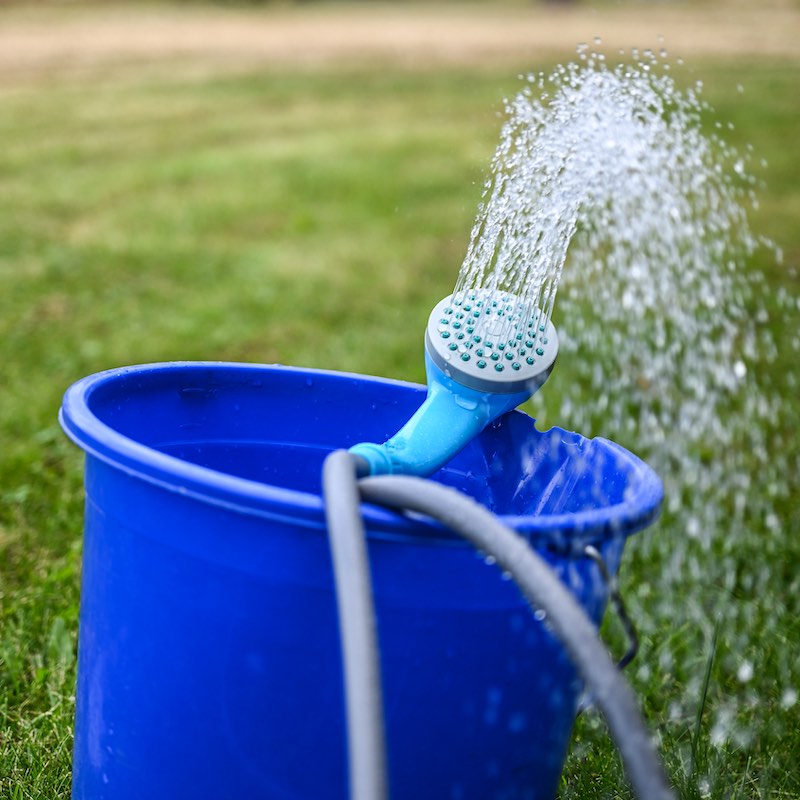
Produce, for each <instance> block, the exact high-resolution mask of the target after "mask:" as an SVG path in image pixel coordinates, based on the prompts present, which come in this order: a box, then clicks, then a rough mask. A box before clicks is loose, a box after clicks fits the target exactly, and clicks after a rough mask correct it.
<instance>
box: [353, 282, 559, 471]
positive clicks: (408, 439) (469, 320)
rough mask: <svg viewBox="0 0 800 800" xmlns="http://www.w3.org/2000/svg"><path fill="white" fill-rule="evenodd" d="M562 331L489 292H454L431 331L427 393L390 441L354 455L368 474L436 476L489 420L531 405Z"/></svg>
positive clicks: (437, 310) (438, 309)
mask: <svg viewBox="0 0 800 800" xmlns="http://www.w3.org/2000/svg"><path fill="white" fill-rule="evenodd" d="M557 355H558V334H557V333H556V329H555V327H554V326H553V324H552V322H550V321H549V320H548V319H546V318H545V316H544V314H542V313H541V312H539V313H531V312H530V310H529V308H528V307H527V306H526V305H525V304H524V303H523V302H522V301H519V300H518V299H517V298H515V297H513V296H509V295H505V294H495V293H491V292H486V291H483V292H471V293H469V294H466V293H464V294H452V295H449V296H448V297H445V298H444V299H443V300H442V301H441V302H439V303H438V304H437V305H436V306H434V308H433V311H431V314H430V317H429V319H428V325H427V327H426V329H425V371H426V374H427V385H428V396H427V398H426V399H425V401H424V402H423V404H422V405H421V406H420V407H419V409H418V410H417V412H416V413H415V414H414V415H413V416H412V417H411V419H409V420H408V422H407V423H406V424H405V425H404V426H403V427H402V428H401V429H400V430H399V431H398V432H397V433H396V434H395V435H394V436H392V438H390V439H389V440H388V441H387V442H385V443H384V444H372V443H362V444H358V445H356V446H355V447H353V448H351V450H350V452H351V453H353V454H354V455H356V456H359V457H361V458H363V459H364V461H365V462H366V464H367V465H368V467H365V471H366V472H368V474H370V475H397V474H404V475H419V476H426V475H431V474H433V473H434V472H436V470H438V469H439V468H440V467H442V466H443V465H444V464H446V463H447V462H448V461H450V459H451V458H452V457H453V456H454V455H455V454H456V453H458V452H459V451H460V450H461V449H463V448H464V447H465V446H466V445H467V444H468V443H469V442H470V441H472V439H474V438H475V437H476V436H477V435H478V434H479V433H480V432H481V431H482V430H483V429H484V428H485V427H486V426H487V425H488V424H489V423H490V422H492V421H494V420H495V419H497V418H498V417H500V416H501V415H503V414H505V413H506V412H508V411H511V410H513V409H514V408H516V407H517V406H518V405H520V404H521V403H524V402H525V401H526V400H528V399H529V398H530V397H531V395H533V393H534V392H536V391H537V390H538V389H539V387H540V386H541V385H542V384H543V383H544V382H545V381H546V380H547V378H548V376H549V375H550V373H551V371H552V369H553V366H554V364H555V361H556V357H557Z"/></svg>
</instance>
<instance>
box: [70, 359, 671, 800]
mask: <svg viewBox="0 0 800 800" xmlns="http://www.w3.org/2000/svg"><path fill="white" fill-rule="evenodd" d="M424 397H425V391H424V388H423V387H419V386H416V385H411V384H405V383H399V382H395V381H388V380H381V379H377V378H367V377H362V376H356V375H346V374H338V373H332V372H320V371H312V370H301V369H293V368H288V367H280V366H257V365H243V364H218V363H172V364H154V365H146V366H137V367H129V368H123V369H115V370H110V371H108V372H103V373H100V374H98V375H93V376H90V377H88V378H85V379H83V380H81V381H79V382H78V383H76V384H75V385H74V386H72V387H71V388H70V389H69V390H68V391H67V393H66V395H65V398H64V404H63V407H62V409H61V423H62V425H63V427H64V429H65V431H66V432H67V434H68V435H69V436H70V437H71V438H72V439H73V440H74V441H75V442H76V443H77V444H78V445H80V447H82V448H83V449H84V450H85V451H86V476H85V486H86V524H85V543H84V553H83V586H82V596H81V615H80V634H79V657H78V687H77V710H76V723H75V753H74V776H73V790H72V791H73V798H75V799H76V800H78V799H79V800H90V799H91V800H100V799H101V798H104V799H107V800H142V798H148V800H160V799H161V798H163V799H164V800H167V799H168V800H181V799H182V798H186V799H187V800H188V799H189V798H191V800H206V799H208V800H212V799H213V800H221V799H222V798H236V799H237V800H242V799H244V798H246V800H262V799H264V800H266V798H270V800H278V799H280V800H283V799H284V798H285V799H286V800H289V799H290V798H291V799H292V800H300V799H301V798H302V800H340V799H342V800H343V799H344V798H345V797H346V796H347V754H346V733H345V725H346V722H345V714H344V700H343V689H342V669H341V651H340V645H339V631H338V623H337V616H336V603H335V598H334V587H333V575H332V567H331V562H330V556H329V551H328V542H327V539H326V531H325V525H324V518H323V507H322V502H321V499H320V482H321V469H322V462H323V459H324V458H325V456H326V455H327V453H329V452H330V451H331V450H333V449H336V448H347V447H350V446H351V445H353V444H355V443H357V442H360V441H383V440H385V439H386V438H387V437H388V436H390V435H391V434H393V433H394V432H395V431H396V430H397V429H398V427H399V426H400V425H401V424H402V423H403V422H405V420H406V419H407V418H408V417H409V416H410V415H411V414H412V413H413V411H414V410H415V409H416V407H417V406H419V404H420V403H421V402H422V400H423V399H424ZM435 478H436V479H437V480H439V481H441V482H443V483H446V484H450V485H452V486H456V487H458V488H459V489H461V490H463V491H464V492H466V493H468V494H470V495H472V496H473V497H475V498H476V499H477V500H479V501H480V502H482V503H484V504H485V505H487V506H488V507H489V508H490V509H492V510H493V511H494V512H495V513H497V514H500V515H502V517H503V518H504V519H505V520H506V522H507V523H509V524H510V525H511V526H512V527H514V528H515V529H516V530H517V531H519V532H520V533H522V534H523V535H525V536H526V537H528V538H529V540H530V541H531V543H532V545H533V546H534V547H535V548H536V549H537V551H538V552H539V553H540V554H541V555H542V556H544V557H545V558H546V559H547V560H548V561H549V563H550V564H551V565H552V566H553V568H554V569H555V570H556V571H557V572H558V574H559V575H560V576H561V578H562V580H563V581H564V582H565V583H566V584H567V585H568V586H569V587H570V588H571V590H572V591H573V592H574V593H575V595H576V596H577V597H578V598H579V600H580V602H581V603H582V604H583V606H584V608H585V609H586V611H587V613H588V614H589V615H590V616H591V617H592V619H593V620H594V621H595V622H596V623H598V624H599V622H600V619H601V616H602V613H603V610H604V606H605V602H606V587H605V585H604V583H603V580H602V578H601V576H600V574H599V572H598V570H597V567H596V566H595V565H594V564H593V562H592V561H591V560H590V559H588V558H586V557H585V556H584V554H583V548H584V547H585V546H586V545H587V544H592V545H594V546H595V547H596V548H597V549H598V550H600V552H601V553H602V554H603V556H604V558H605V559H606V561H607V563H608V565H609V566H610V568H611V569H613V570H616V569H617V568H618V566H619V560H620V557H621V554H622V548H623V544H624V541H625V538H626V537H627V536H628V535H629V534H630V533H632V532H633V531H636V530H638V529H640V528H642V527H644V526H645V525H647V524H648V523H649V522H650V521H651V520H652V519H653V518H654V516H655V515H656V513H657V511H658V506H659V503H660V500H661V485H660V482H659V480H658V478H657V477H656V476H655V474H654V473H653V472H652V471H651V470H650V469H649V468H648V467H647V466H646V465H645V464H643V463H642V462H641V461H640V460H639V459H637V458H636V457H634V456H632V455H631V454H630V453H628V452H627V451H625V450H623V449H622V448H620V447H618V446H617V445H615V444H612V443H611V442H608V441H604V440H602V439H593V440H588V439H585V438H583V437H581V436H579V435H577V434H574V433H568V432H565V431H563V430H560V429H557V428H554V429H551V430H550V431H547V432H545V433H542V432H539V431H537V430H536V429H535V427H534V422H533V420H532V419H531V418H529V417H527V416H525V415H524V414H521V413H512V414H509V415H506V416H505V417H504V418H502V419H501V420H500V421H498V422H497V423H495V424H493V425H492V426H490V428H488V429H487V430H486V431H485V432H484V433H483V434H482V435H481V436H480V437H479V438H478V439H476V440H474V441H473V442H472V443H471V444H469V445H468V446H467V448H466V449H465V450H464V451H463V452H462V453H460V454H459V455H458V456H457V457H456V458H455V459H453V461H452V462H451V463H450V464H448V465H447V467H446V468H444V469H442V470H441V471H440V472H439V473H438V474H437V475H436V476H435ZM364 516H365V520H366V524H367V529H368V537H369V555H370V560H371V567H372V572H373V585H374V589H375V602H376V611H377V617H378V626H379V631H378V633H379V639H380V646H381V658H382V670H383V679H384V696H385V701H384V702H385V718H386V735H387V746H388V763H389V770H390V786H391V795H392V797H394V798H396V799H397V800H404V798H436V800H439V799H440V798H441V799H447V798H452V799H453V800H456V798H481V800H485V799H486V798H506V799H510V798H552V797H553V796H554V794H555V791H556V787H557V784H558V779H559V775H560V772H561V769H562V764H563V761H564V756H565V753H566V749H567V745H568V741H569V736H570V731H571V727H572V723H573V720H574V715H575V708H576V701H577V698H578V695H579V692H580V684H579V681H578V680H577V679H576V676H575V671H574V669H573V668H572V666H571V664H570V663H569V662H568V660H567V658H566V656H565V654H564V652H563V650H562V649H561V647H560V646H559V645H558V643H557V642H556V641H554V639H553V638H552V637H551V635H550V634H549V633H548V631H547V630H546V628H545V626H543V625H542V623H541V622H539V621H537V619H536V618H535V616H534V615H533V614H532V613H531V611H530V608H529V607H528V605H527V604H526V602H525V600H524V599H523V598H522V596H521V595H520V594H519V592H518V591H517V589H516V588H515V586H514V585H513V584H512V583H511V582H509V581H507V580H504V579H503V576H502V575H501V574H500V572H499V571H498V570H497V569H496V568H495V567H493V566H491V565H490V564H487V563H485V561H484V559H483V558H482V557H480V556H479V555H478V554H476V553H475V552H474V551H473V550H472V549H471V548H470V547H469V546H468V545H466V544H464V543H463V542H462V541H460V540H458V539H456V538H455V537H454V536H452V535H451V534H449V533H448V532H447V531H445V530H443V529H442V528H440V527H439V526H438V525H436V524H435V523H433V522H431V521H428V520H424V519H416V518H415V519H411V518H405V517H401V516H399V515H397V514H395V513H392V512H389V511H387V510H383V509H381V508H377V507H370V506H366V507H365V508H364Z"/></svg>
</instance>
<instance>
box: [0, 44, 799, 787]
mask: <svg viewBox="0 0 800 800" xmlns="http://www.w3.org/2000/svg"><path fill="white" fill-rule="evenodd" d="M549 66H551V64H549V63H541V64H524V65H523V64H520V65H519V67H520V68H525V69H528V68H545V69H546V68H548V67H549ZM692 69H693V70H694V75H693V77H702V78H703V80H704V83H705V94H706V97H707V99H709V101H710V102H711V103H712V104H713V105H714V106H715V107H716V109H717V111H718V114H719V116H720V118H722V119H725V120H729V119H730V120H732V121H733V122H734V123H735V128H734V130H733V131H732V132H731V133H730V134H729V137H730V138H731V139H732V140H733V141H734V142H735V143H737V145H739V146H740V147H741V148H745V147H746V145H747V143H750V144H752V146H753V149H754V152H755V153H756V154H757V157H758V159H760V158H761V157H763V158H765V159H766V161H767V164H768V165H767V166H764V167H761V166H759V167H757V171H758V177H759V178H761V179H763V180H764V181H765V182H766V186H765V187H764V188H762V189H760V190H759V197H760V207H759V209H758V210H757V211H755V212H753V214H752V216H751V220H752V225H753V227H754V228H755V229H756V230H757V231H759V232H761V233H763V234H765V235H766V236H769V237H771V238H772V239H773V240H775V241H776V242H777V243H778V244H779V245H780V247H781V248H782V249H783V251H784V262H783V264H782V265H780V266H778V265H775V264H774V263H773V261H772V260H771V259H770V258H769V256H768V254H765V253H762V254H761V255H760V256H759V258H760V259H761V260H760V261H757V263H755V264H754V265H753V266H754V268H758V269H760V270H761V271H762V272H763V274H764V282H763V292H764V295H765V297H766V298H767V303H766V304H767V306H769V307H770V308H777V306H775V305H774V304H772V303H771V302H770V298H771V297H773V296H774V295H775V293H777V292H779V290H781V289H783V290H785V291H786V292H788V293H789V295H790V296H792V297H795V298H796V297H797V289H798V274H797V268H798V262H800V226H798V224H797V220H798V217H800V188H798V187H800V162H798V159H797V142H798V141H800V111H798V108H797V87H798V85H800V64H798V62H797V61H782V60H775V59H769V58H762V59H758V60H754V59H741V58H738V59H733V58H731V59H730V60H726V61H723V60H714V61H696V62H695V63H693V64H692ZM517 71H518V70H517V69H514V68H511V67H509V66H508V65H495V66H491V65H488V66H487V65H480V64H476V65H475V66H473V67H470V66H459V67H449V68H448V67H438V68H435V69H434V68H424V67H423V68H419V67H418V68H414V69H409V68H402V67H392V66H386V65H384V66H382V67H381V68H375V67H372V66H368V65H365V66H361V67H357V66H350V67H344V66H343V67H339V68H336V69H332V68H325V69H323V68H313V67H304V68H302V69H299V68H298V69H292V68H290V67H288V66H283V67H281V66H276V65H273V66H270V67H265V66H261V67H257V66H253V67H250V68H247V67H244V66H241V65H239V66H238V67H237V68H236V69H230V70H219V71H212V70H208V69H198V68H196V65H195V66H192V67H187V66H184V65H181V64H180V63H177V64H176V63H175V62H174V61H165V62H164V63H163V64H160V63H151V64H149V65H148V66H147V68H146V69H141V70H139V69H136V68H135V67H134V66H131V65H124V64H123V65H117V66H113V67H108V68H104V69H99V68H97V69H84V70H81V71H77V72H74V73H70V72H67V73H64V74H61V73H59V72H58V71H55V70H49V71H44V72H42V73H37V74H36V75H33V76H16V77H13V78H8V79H6V80H3V81H0V797H1V798H9V800H10V799H11V798H15V799H17V798H20V799H21V798H42V800H44V799H45V798H46V799H47V800H52V799H53V798H66V797H68V796H69V782H70V757H71V756H70V748H71V724H72V714H73V710H74V696H73V695H74V680H75V666H76V665H75V642H76V635H77V620H78V600H79V597H78V595H79V579H80V556H81V526H82V482H81V480H82V476H81V467H82V456H81V454H80V453H79V452H78V451H77V450H76V449H75V448H74V447H73V446H72V445H71V444H69V443H68V442H67V441H66V439H65V437H64V436H63V434H62V433H61V431H60V429H59V427H58V425H57V422H56V415H57V411H58V407H59V404H60V398H61V395H62V394H63V392H64V390H65V389H66V387H67V386H69V385H70V384H71V383H72V382H73V381H75V380H76V379H78V378H80V377H82V376H84V375H87V374H90V373H93V372H96V371H99V370H102V369H105V368H108V367H112V366H117V365H123V364H134V363H142V362H150V361H162V360H163V361H168V360H177V359H181V360H183V359H209V360H241V361H251V362H280V363H284V364H294V365H302V366H308V367H322V368H332V369H337V370H344V371H353V372H359V373H365V374H375V375H384V376H389V377H397V378H403V379H409V380H419V381H421V380H422V379H423V377H424V371H423V363H422V358H421V352H420V348H421V341H420V340H421V332H422V330H423V328H424V324H425V321H426V319H427V315H428V312H429V310H430V308H431V307H432V306H433V304H434V303H435V302H436V301H438V300H439V299H440V298H441V297H442V296H444V295H445V294H447V293H448V292H449V291H451V289H452V286H453V283H454V281H455V277H456V274H457V271H458V267H459V265H460V262H461V259H462V258H463V255H464V251H465V248H466V244H467V240H468V236H469V231H470V228H471V224H472V220H473V217H474V213H475V207H476V205H477V202H478V200H479V196H480V188H481V185H482V182H483V179H484V177H485V175H486V171H487V167H488V163H489V159H490V157H491V154H492V152H493V150H494V146H495V144H496V141H497V136H498V131H499V125H500V121H499V119H498V114H497V112H498V111H499V109H500V108H501V107H502V98H503V97H504V96H506V95H509V94H511V93H513V92H515V91H516V89H517V88H518V79H517ZM739 84H742V85H743V86H744V87H745V91H744V92H743V93H742V92H740V91H739V90H738V89H737V86H738V85H739ZM757 163H758V162H757ZM784 308H785V306H784ZM796 308H797V306H796V305H795V309H796ZM782 313H784V314H785V313H786V312H782ZM561 324H562V325H564V324H568V320H562V321H561ZM796 324H797V315H796V313H795V314H794V315H792V316H784V317H781V316H780V315H779V314H778V313H775V314H774V315H773V317H772V319H771V321H770V323H769V326H770V330H771V332H772V334H773V336H774V339H775V341H776V343H777V345H778V353H777V356H776V358H775V359H774V360H773V361H772V362H770V363H765V364H764V365H763V371H762V373H761V374H759V375H758V376H756V377H755V378H754V380H758V381H759V382H761V385H763V386H766V387H772V391H773V392H774V393H775V394H776V395H777V396H778V398H779V400H780V402H782V403H784V404H785V405H786V406H787V407H790V409H789V411H788V412H786V413H785V414H784V416H783V417H782V419H784V420H785V421H786V422H785V427H784V429H782V430H780V431H778V432H777V433H776V436H775V438H774V439H773V441H779V442H780V446H781V447H782V448H785V450H786V453H788V455H787V456H786V457H785V458H784V460H783V461H782V462H781V463H786V464H789V465H790V466H791V467H792V469H793V474H791V473H790V474H785V475H783V476H779V479H780V481H781V485H780V486H778V487H777V489H776V490H775V500H774V503H773V506H774V510H775V513H776V514H777V515H778V517H779V524H778V525H768V524H766V523H765V522H764V520H760V521H759V520H755V519H746V520H745V523H746V524H744V528H743V529H742V530H738V531H736V534H735V541H736V549H735V551H734V552H729V548H728V549H726V547H725V546H724V542H717V543H715V544H714V545H713V546H711V547H710V548H703V547H700V546H699V545H698V546H697V547H696V548H695V549H694V550H692V549H691V547H689V548H688V549H687V547H686V545H685V543H684V539H685V530H684V528H683V526H684V524H685V520H683V519H682V518H681V515H680V513H673V514H667V515H666V516H665V519H664V520H663V521H662V523H660V525H659V526H657V527H656V528H654V529H652V530H650V531H649V532H647V533H645V534H643V535H642V536H643V537H648V538H649V541H650V542H651V543H652V541H654V540H657V541H658V542H661V543H662V544H661V546H660V547H653V546H646V545H641V546H637V545H634V546H632V547H631V548H629V552H628V554H627V556H626V559H625V562H624V563H623V588H624V589H626V591H628V593H629V594H630V595H631V599H632V606H633V609H634V612H635V616H636V617H637V618H638V619H639V620H640V622H641V629H642V634H643V642H642V651H641V653H640V655H639V656H638V659H637V661H636V662H635V664H634V666H633V667H632V668H631V670H630V678H631V681H632V683H633V685H634V687H635V689H636V691H637V693H638V695H639V696H640V698H641V701H642V706H643V709H644V712H645V714H646V716H647V718H648V720H649V722H650V724H651V726H652V728H653V729H654V730H655V731H657V736H658V740H659V743H660V747H661V750H662V752H663V754H664V757H665V761H666V764H667V767H668V770H669V772H670V775H671V776H672V778H673V780H674V782H675V784H676V786H677V787H678V788H679V790H680V793H681V797H683V798H701V797H702V798H706V797H708V798H720V799H721V798H741V799H742V800H743V799H744V798H754V797H758V798H761V797H763V798H793V797H800V767H798V764H800V726H799V725H798V724H797V720H798V708H800V705H798V702H797V695H798V691H800V666H799V665H798V664H799V663H800V662H799V661H798V658H797V642H798V641H800V622H799V621H798V620H800V600H799V599H798V598H800V583H799V582H798V581H799V579H798V575H800V545H799V544H798V542H800V538H799V537H798V536H797V529H798V521H799V520H798V513H797V509H796V507H795V506H796V498H797V478H796V476H797V472H798V453H800V450H798V447H797V444H796V442H795V441H794V437H795V436H796V430H797V427H794V428H792V427H790V423H792V421H793V422H798V420H797V413H796V401H795V400H794V399H793V398H794V393H795V392H796V391H797V386H796V383H795V382H794V375H795V372H794V371H795V362H796V359H797V350H796V349H793V348H796V345H797V339H796ZM554 377H555V373H554ZM545 391H546V392H547V393H548V395H547V398H546V407H543V408H542V409H539V410H540V411H541V413H542V414H543V415H544V416H545V417H546V418H547V419H548V421H549V422H550V423H560V422H562V420H560V419H559V401H560V395H559V388H558V383H557V382H556V381H553V382H552V386H551V385H548V387H547V388H546V390H545ZM792 409H793V410H792ZM626 444H628V445H629V446H631V447H634V443H633V442H626ZM753 463H754V464H755V461H754V462H753ZM740 522H741V521H740ZM732 535H733V534H732ZM673 545H674V547H673ZM673 549H674V550H680V551H681V553H682V554H683V555H684V556H685V559H684V561H683V562H682V565H683V566H682V569H683V568H685V569H686V573H685V574H683V575H682V576H681V578H680V580H676V579H674V578H673V579H670V580H669V581H663V582H661V581H660V579H659V577H658V575H659V573H660V572H661V571H662V570H665V571H666V567H667V564H666V563H665V559H668V558H669V557H670V552H671V551H672V550H673ZM722 554H724V560H723V559H722ZM721 564H722V565H723V566H724V568H723V567H721V566H720V565H721ZM731 570H733V571H734V572H735V573H736V575H735V580H731V581H727V580H726V579H725V577H726V575H727V574H728V573H729V572H730V571H731ZM641 586H647V587H648V589H647V591H639V587H641ZM665 591H670V592H672V591H674V592H676V594H675V596H674V597H672V598H671V599H670V602H669V603H668V604H665V603H654V602H652V597H653V594H654V593H655V594H658V593H659V592H665ZM690 607H691V609H693V612H692V613H684V612H685V610H687V609H689V608H690ZM722 607H729V609H732V610H730V611H726V612H725V613H721V612H720V611H719V609H720V608H722ZM703 609H705V611H703ZM703 615H705V623H703V622H700V621H698V617H699V616H703ZM608 627H609V630H608V631H607V632H606V633H607V635H608V636H609V637H610V638H611V640H612V641H617V640H616V633H615V630H614V629H613V626H608ZM744 662H746V663H747V664H749V665H750V667H751V669H750V670H749V671H748V670H747V669H744V670H743V668H742V665H743V663H744ZM622 785H623V777H622V774H621V770H620V768H619V766H618V760H617V757H616V755H615V752H614V750H613V748H612V746H611V745H610V743H609V742H608V741H607V738H606V735H605V732H604V728H603V726H602V724H601V722H600V721H599V719H598V718H597V717H596V716H595V715H594V714H593V713H592V712H589V713H587V714H585V715H584V716H583V717H582V718H581V719H580V721H579V724H578V727H577V730H576V734H575V741H574V746H573V749H572V754H571V756H570V759H569V761H568V764H567V769H566V772H565V776H564V779H563V785H562V792H561V797H562V798H565V800H566V798H570V800H573V799H574V800H578V798H591V797H619V796H625V795H624V789H623V788H621V787H622Z"/></svg>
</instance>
